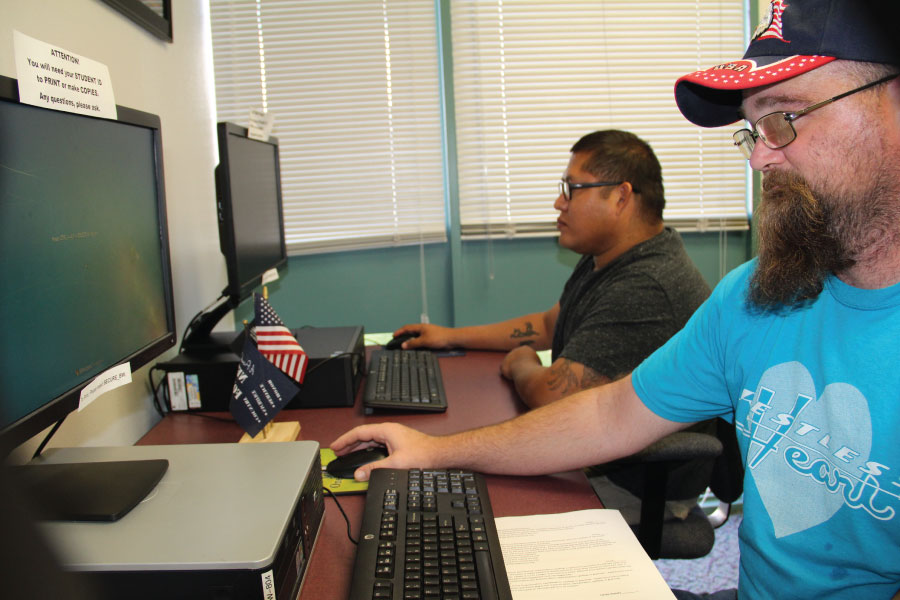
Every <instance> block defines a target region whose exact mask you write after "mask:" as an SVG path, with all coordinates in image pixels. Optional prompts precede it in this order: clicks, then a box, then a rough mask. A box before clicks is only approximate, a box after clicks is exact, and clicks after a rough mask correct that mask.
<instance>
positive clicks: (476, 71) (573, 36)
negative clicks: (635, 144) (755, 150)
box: [451, 0, 747, 236]
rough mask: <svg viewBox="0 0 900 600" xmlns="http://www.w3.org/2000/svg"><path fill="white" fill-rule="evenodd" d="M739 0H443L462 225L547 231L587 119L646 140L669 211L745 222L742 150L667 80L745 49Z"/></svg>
mask: <svg viewBox="0 0 900 600" xmlns="http://www.w3.org/2000/svg"><path fill="white" fill-rule="evenodd" d="M743 19H744V11H743V3H742V2H740V1H736V0H697V1H694V2H673V1H672V0H656V1H652V0H651V1H641V0H582V1H576V0H568V1H565V2H538V1H521V0H517V1H510V0H505V1H504V0H493V1H465V0H453V2H452V3H451V21H452V40H453V82H454V94H455V95H454V98H455V105H456V124H457V129H456V141H457V146H458V171H459V194H460V213H461V225H462V232H463V235H468V236H481V235H485V234H500V235H507V236H523V235H547V234H548V233H551V232H552V233H555V221H556V214H557V213H556V211H554V210H553V201H554V200H555V198H556V195H557V188H556V182H557V181H558V180H559V178H560V176H561V175H562V172H563V170H564V169H565V167H566V164H567V162H568V157H569V148H571V146H572V144H573V143H574V142H575V141H576V140H577V139H578V138H580V137H581V136H582V135H584V134H586V133H588V132H591V131H594V130H597V129H608V128H616V129H625V130H629V131H632V132H634V133H635V134H637V135H639V136H640V137H642V138H644V139H645V140H646V141H648V142H649V143H650V144H651V145H652V146H653V148H654V150H655V151H656V153H657V156H658V157H659V160H660V162H661V164H662V167H663V178H664V184H665V190H666V200H667V204H666V211H665V219H666V221H667V223H669V224H671V225H675V226H676V227H678V228H680V229H688V230H689V229H701V230H702V229H705V228H707V227H710V228H716V229H728V228H746V227H747V208H746V197H747V194H746V187H747V168H746V161H744V160H742V159H741V157H740V154H739V153H738V152H736V151H735V149H734V147H733V144H732V140H731V137H730V136H731V132H732V130H733V129H735V127H726V128H722V129H719V130H707V129H701V128H698V127H696V126H695V125H692V124H691V123H689V122H688V121H686V120H685V119H684V117H682V116H681V114H680V113H679V111H678V108H677V106H676V105H675V101H674V95H673V86H674V84H675V80H676V79H677V78H678V77H679V76H681V75H683V74H685V73H687V72H689V71H691V70H694V69H697V68H706V67H709V66H712V65H714V64H717V63H718V62H722V61H724V60H732V59H734V58H736V57H739V56H741V55H742V54H743V50H744V47H743V46H744V45H743V40H742V37H743V36H742V33H741V32H742V31H743V30H744V20H743Z"/></svg>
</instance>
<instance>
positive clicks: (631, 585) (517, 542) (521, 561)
mask: <svg viewBox="0 0 900 600" xmlns="http://www.w3.org/2000/svg"><path fill="white" fill-rule="evenodd" d="M495 521H496V524H497V533H498V534H499V537H500V547H501V548H502V549H503V561H504V562H505V563H506V571H507V574H508V576H509V585H510V588H512V595H513V598H515V600H543V599H545V598H565V599H566V600H578V599H581V598H585V599H588V598H590V599H591V600H593V599H596V598H628V599H629V600H643V599H645V598H646V599H648V600H659V599H660V598H671V599H673V600H674V598H675V596H674V594H672V592H671V591H670V590H669V587H668V586H667V585H666V582H665V581H664V580H663V578H662V575H660V574H659V571H658V570H657V569H656V566H655V565H654V564H653V561H651V560H650V557H649V556H648V555H647V553H646V552H645V551H644V549H643V547H641V544H640V542H638V540H637V538H636V537H635V535H634V533H632V531H631V529H630V528H629V527H628V524H627V523H626V522H625V519H624V518H622V514H621V513H620V512H619V511H617V510H610V509H599V508H598V509H592V510H579V511H575V512H569V513H562V514H557V515H534V516H526V517H498V518H497V519H496V520H495Z"/></svg>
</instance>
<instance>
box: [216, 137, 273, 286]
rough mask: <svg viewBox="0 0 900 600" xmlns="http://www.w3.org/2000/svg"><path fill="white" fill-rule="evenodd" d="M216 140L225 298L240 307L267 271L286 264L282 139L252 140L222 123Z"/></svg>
mask: <svg viewBox="0 0 900 600" xmlns="http://www.w3.org/2000/svg"><path fill="white" fill-rule="evenodd" d="M218 140H219V166H218V167H217V168H216V194H217V204H218V214H219V242H220V246H221V249H222V254H224V255H225V263H226V267H227V270H228V287H227V288H226V294H227V295H228V296H230V297H231V299H232V301H233V302H240V301H241V300H243V299H244V298H246V297H247V296H249V295H250V293H251V292H252V290H253V289H254V288H255V287H257V286H258V285H260V283H261V281H262V276H263V274H264V273H265V272H266V271H268V270H269V269H273V268H278V267H280V266H282V265H283V264H284V263H285V262H286V260H287V251H286V248H285V241H284V220H283V216H282V212H281V169H280V163H279V159H278V140H277V139H276V138H274V137H270V138H269V139H268V140H267V141H260V140H256V139H251V138H248V137H247V130H246V129H245V128H244V127H240V126H238V125H234V124H232V123H219V125H218Z"/></svg>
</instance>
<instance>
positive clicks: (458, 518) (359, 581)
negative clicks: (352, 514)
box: [350, 469, 511, 600]
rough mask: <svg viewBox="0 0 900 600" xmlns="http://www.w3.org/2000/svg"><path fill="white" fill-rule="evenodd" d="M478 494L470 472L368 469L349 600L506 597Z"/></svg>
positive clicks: (479, 485) (485, 506)
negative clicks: (365, 495)
mask: <svg viewBox="0 0 900 600" xmlns="http://www.w3.org/2000/svg"><path fill="white" fill-rule="evenodd" d="M486 494H487V491H486V487H485V486H484V481H483V479H482V478H481V476H480V475H478V476H476V475H475V474H473V473H464V472H459V471H420V470H409V471H407V470H398V469H380V470H376V471H374V472H373V473H372V478H371V479H370V481H369V491H368V494H367V497H366V508H365V512H364V515H363V524H362V529H361V535H360V537H361V541H360V545H359V547H358V549H357V557H356V566H355V567H354V575H353V583H352V590H351V595H350V597H351V599H352V600H361V599H365V600H368V599H369V598H402V599H403V600H413V599H423V598H433V599H435V600H437V599H451V598H452V599H455V600H464V599H468V600H486V599H498V600H499V599H503V600H509V599H510V598H511V594H510V592H509V584H508V581H507V579H506V572H505V570H504V568H503V559H502V555H500V554H499V543H498V542H497V540H496V530H495V529H494V527H493V515H492V513H491V511H490V503H489V502H488V500H487V497H486ZM376 523H377V527H374V525H375V524H376ZM373 527H374V528H373ZM493 553H496V554H493Z"/></svg>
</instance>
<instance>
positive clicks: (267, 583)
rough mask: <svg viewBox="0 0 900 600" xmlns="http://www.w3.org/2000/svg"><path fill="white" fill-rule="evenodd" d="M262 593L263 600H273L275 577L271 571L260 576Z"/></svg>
mask: <svg viewBox="0 0 900 600" xmlns="http://www.w3.org/2000/svg"><path fill="white" fill-rule="evenodd" d="M262 592H263V598H264V599H265V600H275V575H274V574H273V573H272V570H271V569H269V570H268V571H266V572H265V573H263V574H262Z"/></svg>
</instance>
